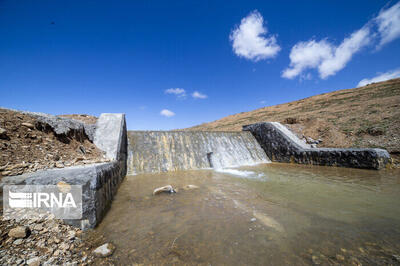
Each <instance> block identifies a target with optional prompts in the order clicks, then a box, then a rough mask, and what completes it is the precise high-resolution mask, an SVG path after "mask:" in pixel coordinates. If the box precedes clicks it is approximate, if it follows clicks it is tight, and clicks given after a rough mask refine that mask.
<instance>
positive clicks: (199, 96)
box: [192, 91, 208, 99]
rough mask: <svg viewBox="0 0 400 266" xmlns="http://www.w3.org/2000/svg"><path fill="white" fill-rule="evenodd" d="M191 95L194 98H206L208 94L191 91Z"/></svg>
mask: <svg viewBox="0 0 400 266" xmlns="http://www.w3.org/2000/svg"><path fill="white" fill-rule="evenodd" d="M192 97H193V98H195V99H206V98H207V97H208V96H207V95H205V94H203V93H200V92H198V91H195V92H193V93H192Z"/></svg>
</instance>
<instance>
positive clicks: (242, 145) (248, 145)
mask: <svg viewBox="0 0 400 266" xmlns="http://www.w3.org/2000/svg"><path fill="white" fill-rule="evenodd" d="M211 161H214V163H211ZM263 162H269V160H268V158H267V156H266V155H265V152H264V151H263V149H261V147H260V145H259V144H258V142H257V141H256V140H255V138H254V137H253V136H252V135H251V133H250V132H204V131H196V132H194V131H128V174H130V175H134V174H140V173H159V172H167V171H177V170H194V169H205V168H210V167H218V166H221V167H235V166H242V165H252V164H257V163H263ZM212 164H214V165H212Z"/></svg>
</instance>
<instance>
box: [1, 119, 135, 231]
mask: <svg viewBox="0 0 400 266" xmlns="http://www.w3.org/2000/svg"><path fill="white" fill-rule="evenodd" d="M98 124H99V125H100V127H99V129H96V132H95V137H96V138H95V139H96V143H95V144H96V145H97V146H98V148H100V149H101V150H103V151H105V152H106V155H107V157H108V158H109V159H110V160H111V162H108V163H96V164H90V165H84V166H72V167H67V168H60V169H48V170H41V171H37V172H34V173H27V174H23V175H20V176H8V177H4V178H3V179H2V182H1V184H0V188H2V187H3V186H4V185H12V184H14V185H18V184H19V185H23V184H26V185H57V183H58V182H60V181H64V182H66V183H68V184H70V185H81V186H82V204H83V215H82V219H81V220H64V221H65V222H66V223H68V224H71V225H74V226H77V227H80V228H81V229H88V228H94V227H95V226H96V225H97V224H98V223H99V222H100V221H101V220H102V218H103V217H104V215H105V214H106V212H107V210H108V209H109V207H110V205H111V201H112V199H113V197H114V196H115V194H116V193H117V190H118V187H119V184H120V183H121V182H122V180H123V179H124V177H125V176H126V169H127V168H126V158H127V133H126V121H125V115H124V114H102V115H101V116H100V117H99V119H98ZM98 130H99V132H97V131H98Z"/></svg>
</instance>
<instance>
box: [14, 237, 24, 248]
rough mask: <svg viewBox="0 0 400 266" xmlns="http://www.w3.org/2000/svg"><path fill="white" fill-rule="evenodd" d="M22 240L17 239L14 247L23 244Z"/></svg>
mask: <svg viewBox="0 0 400 266" xmlns="http://www.w3.org/2000/svg"><path fill="white" fill-rule="evenodd" d="M22 241H23V240H22V239H21V238H19V239H17V240H15V241H14V242H13V245H14V246H18V245H20V244H21V243H22Z"/></svg>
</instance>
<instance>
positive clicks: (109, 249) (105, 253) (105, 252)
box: [93, 243, 115, 258]
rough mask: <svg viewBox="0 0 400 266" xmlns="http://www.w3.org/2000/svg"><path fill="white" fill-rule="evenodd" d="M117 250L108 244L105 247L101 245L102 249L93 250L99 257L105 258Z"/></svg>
mask: <svg viewBox="0 0 400 266" xmlns="http://www.w3.org/2000/svg"><path fill="white" fill-rule="evenodd" d="M114 250H115V247H114V245H113V244H111V243H106V244H104V245H101V246H100V247H98V248H96V249H95V250H93V253H94V255H95V256H97V257H101V258H105V257H108V256H111V255H112V254H113V252H114Z"/></svg>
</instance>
